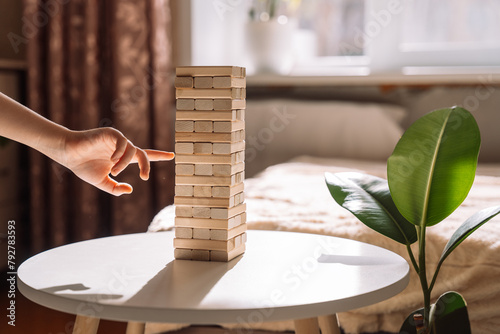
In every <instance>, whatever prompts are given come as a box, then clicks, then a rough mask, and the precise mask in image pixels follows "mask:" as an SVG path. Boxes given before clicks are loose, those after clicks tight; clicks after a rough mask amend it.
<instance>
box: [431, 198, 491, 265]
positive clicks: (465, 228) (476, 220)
mask: <svg viewBox="0 0 500 334" xmlns="http://www.w3.org/2000/svg"><path fill="white" fill-rule="evenodd" d="M499 213H500V206H494V207H490V208H486V209H483V210H481V211H478V212H476V213H475V214H473V215H472V216H470V217H469V218H468V219H467V220H466V221H465V222H464V223H463V224H462V225H460V227H459V228H458V229H457V230H456V231H455V233H453V235H452V236H451V238H450V241H448V243H447V244H446V246H445V247H444V250H443V253H442V254H441V259H439V266H440V265H441V263H442V262H443V261H444V260H445V259H446V258H447V257H448V255H450V253H451V252H452V251H453V250H454V249H455V248H457V247H458V245H460V244H461V243H462V241H464V240H465V239H467V237H468V236H469V235H471V234H472V233H473V232H474V231H475V230H477V229H478V228H480V227H481V226H483V224H484V223H486V222H488V221H489V220H490V219H492V218H493V217H495V216H496V215H498V214H499Z"/></svg>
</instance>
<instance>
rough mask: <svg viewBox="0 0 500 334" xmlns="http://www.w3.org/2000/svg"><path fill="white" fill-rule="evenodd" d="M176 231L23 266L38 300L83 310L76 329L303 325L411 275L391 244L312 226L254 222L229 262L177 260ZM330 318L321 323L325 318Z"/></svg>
mask: <svg viewBox="0 0 500 334" xmlns="http://www.w3.org/2000/svg"><path fill="white" fill-rule="evenodd" d="M173 237H174V233H173V232H158V233H141V234H129V235H122V236H114V237H107V238H101V239H93V240H88V241H83V242H78V243H74V244H69V245H65V246H62V247H58V248H54V249H51V250H48V251H46V252H43V253H40V254H38V255H35V256H33V257H31V258H30V259H28V260H27V261H25V262H24V263H23V264H22V265H21V266H20V267H19V269H18V287H19V290H20V291H21V293H22V294H23V295H25V296H26V297H27V298H29V299H31V300H32V301H34V302H36V303H38V304H40V305H43V306H46V307H49V308H52V309H55V310H59V311H63V312H67V313H72V314H76V315H77V322H76V324H75V329H74V333H75V332H76V331H77V330H78V331H80V333H95V332H96V331H97V327H98V324H99V322H98V321H99V319H109V320H117V321H128V322H129V326H128V329H127V333H141V332H143V330H144V323H146V322H168V323H189V324H219V323H245V324H246V323H255V322H262V321H277V320H288V319H294V320H295V326H296V331H297V332H303V331H305V332H307V333H314V331H317V327H318V317H319V321H320V323H322V325H323V326H325V327H330V329H329V330H327V332H328V331H329V332H330V333H336V332H338V327H337V319H336V316H335V314H336V313H338V312H343V311H348V310H351V309H355V308H359V307H362V306H367V305H370V304H374V303H377V302H380V301H382V300H385V299H387V298H389V297H392V296H394V295H396V294H397V293H399V292H400V291H402V290H403V289H404V288H405V287H406V285H407V284H408V281H409V266H408V263H407V262H406V261H405V260H404V259H403V258H401V257H400V256H399V255H396V254H394V253H392V252H390V251H388V250H385V249H382V248H380V247H376V246H372V245H368V244H365V243H361V242H357V241H353V240H347V239H341V238H335V237H329V236H321V235H315V234H304V233H294V232H278V231H248V241H247V249H246V252H245V254H243V255H242V256H239V257H237V258H235V259H234V260H232V261H230V262H228V263H222V262H201V261H184V260H174V256H173V246H172V244H173ZM322 328H323V327H322Z"/></svg>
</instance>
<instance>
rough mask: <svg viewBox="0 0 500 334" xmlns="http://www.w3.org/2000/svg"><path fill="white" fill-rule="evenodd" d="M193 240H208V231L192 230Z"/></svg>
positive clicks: (202, 229) (206, 229)
mask: <svg viewBox="0 0 500 334" xmlns="http://www.w3.org/2000/svg"><path fill="white" fill-rule="evenodd" d="M192 230H193V239H203V240H210V229H208V228H194V229H192Z"/></svg>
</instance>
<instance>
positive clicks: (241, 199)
mask: <svg viewBox="0 0 500 334" xmlns="http://www.w3.org/2000/svg"><path fill="white" fill-rule="evenodd" d="M234 201H235V202H236V203H243V202H244V201H245V193H244V192H241V193H238V194H236V195H234Z"/></svg>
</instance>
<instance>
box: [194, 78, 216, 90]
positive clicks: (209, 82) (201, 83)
mask: <svg viewBox="0 0 500 334" xmlns="http://www.w3.org/2000/svg"><path fill="white" fill-rule="evenodd" d="M213 86H214V78H213V77H194V88H212V87H213Z"/></svg>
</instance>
